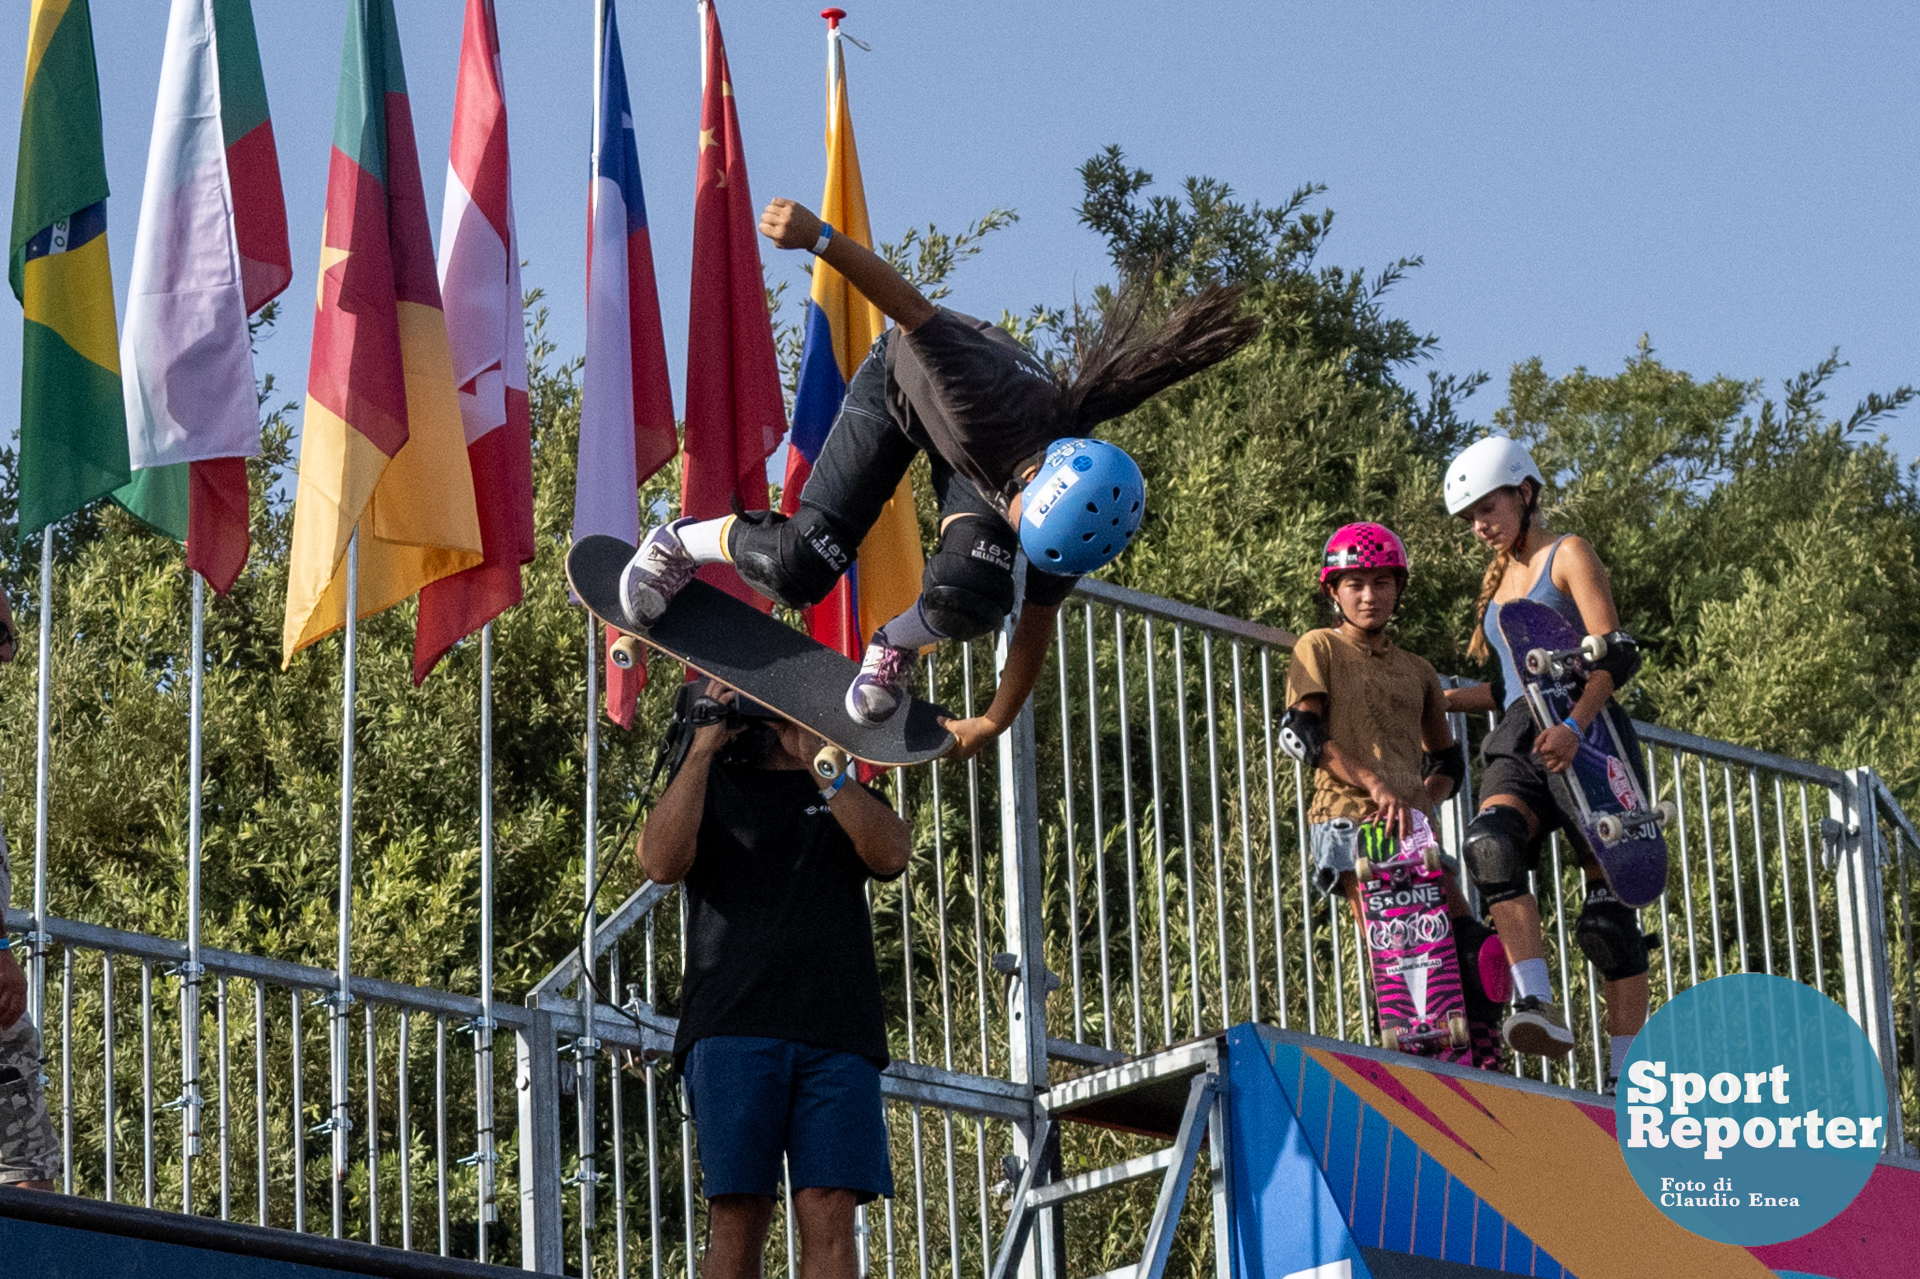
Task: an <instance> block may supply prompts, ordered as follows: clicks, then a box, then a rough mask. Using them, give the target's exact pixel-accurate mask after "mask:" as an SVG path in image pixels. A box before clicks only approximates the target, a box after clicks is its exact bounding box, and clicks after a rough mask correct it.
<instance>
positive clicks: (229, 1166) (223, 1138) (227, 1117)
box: [181, 578, 233, 1221]
mask: <svg viewBox="0 0 1920 1279" xmlns="http://www.w3.org/2000/svg"><path fill="white" fill-rule="evenodd" d="M195 580H198V579H197V578H196V579H195ZM194 980H195V981H196V982H198V981H199V977H198V976H195V978H194ZM213 992H214V993H213V998H214V1021H215V1024H216V1027H217V1030H218V1033H219V1036H220V1060H219V1063H218V1066H219V1070H220V1220H222V1221H232V1220H233V1143H232V1134H231V1126H232V1121H233V1106H232V1098H233V1088H232V1086H231V1082H230V1077H229V1075H228V1071H227V1064H228V1056H227V978H226V975H225V974H224V973H223V974H221V975H220V977H219V978H218V979H216V980H215V982H214V987H213ZM194 1092H195V1094H196V1095H197V1094H198V1093H199V1089H198V1088H197V1087H196V1088H195V1089H194ZM187 1104H188V1105H192V1104H194V1103H193V1102H192V1101H188V1102H187ZM195 1127H196V1129H197V1128H198V1125H197V1124H196V1125H195ZM196 1135H197V1134H196ZM186 1166H187V1163H186V1156H185V1154H184V1153H183V1154H182V1156H181V1168H182V1169H183V1170H184V1169H185V1168H186ZM182 1180H183V1181H184V1180H185V1173H184V1171H183V1172H182ZM186 1193H187V1192H186V1190H185V1189H183V1190H182V1191H181V1195H182V1197H184V1196H185V1195H186ZM187 1210H188V1211H189V1212H191V1211H192V1210H193V1209H192V1205H191V1204H189V1205H188V1208H187Z"/></svg>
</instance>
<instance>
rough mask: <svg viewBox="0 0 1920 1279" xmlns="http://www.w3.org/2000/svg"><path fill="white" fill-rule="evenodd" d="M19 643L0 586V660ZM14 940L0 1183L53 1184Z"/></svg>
mask: <svg viewBox="0 0 1920 1279" xmlns="http://www.w3.org/2000/svg"><path fill="white" fill-rule="evenodd" d="M16 648H17V644H16V641H15V638H14V633H13V608H12V606H11V605H10V604H9V603H8V602H7V593H6V591H5V590H0V662H11V661H12V660H13V656H14V653H15V651H16ZM12 892H13V867H12V865H11V862H10V860H9V858H8V854H7V838H6V835H5V834H4V833H0V911H4V910H5V908H6V907H7V906H8V905H9V904H11V903H10V898H11V895H12ZM10 943H11V939H10V938H9V937H8V936H7V933H6V929H5V928H4V927H0V1186H21V1187H25V1188H27V1189H29V1190H52V1189H53V1179H54V1177H55V1175H57V1174H58V1173H59V1171H60V1147H59V1144H58V1142H57V1141H56V1139H55V1137H54V1133H53V1124H52V1123H51V1122H50V1121H49V1120H48V1118H47V1099H46V1094H45V1092H44V1090H43V1089H42V1086H41V1083H40V1032H39V1031H38V1030H35V1029H34V1026H33V1022H32V1020H31V1019H30V1018H28V1016H27V974H26V972H25V970H24V969H23V968H22V966H21V965H20V963H19V962H18V961H17V960H15V958H14V956H13V952H12V950H11V949H10Z"/></svg>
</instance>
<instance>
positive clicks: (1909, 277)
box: [0, 0, 1920, 458]
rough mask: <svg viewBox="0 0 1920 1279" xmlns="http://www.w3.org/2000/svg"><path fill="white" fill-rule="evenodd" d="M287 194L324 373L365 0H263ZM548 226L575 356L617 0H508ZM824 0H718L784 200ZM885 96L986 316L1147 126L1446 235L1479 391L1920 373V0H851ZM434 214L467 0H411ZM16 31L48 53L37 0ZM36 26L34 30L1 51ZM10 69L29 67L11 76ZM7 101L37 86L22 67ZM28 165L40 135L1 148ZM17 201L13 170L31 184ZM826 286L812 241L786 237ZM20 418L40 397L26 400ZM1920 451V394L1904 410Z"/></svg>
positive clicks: (765, 164) (303, 334)
mask: <svg viewBox="0 0 1920 1279" xmlns="http://www.w3.org/2000/svg"><path fill="white" fill-rule="evenodd" d="M254 7H255V11H256V14H257V20H258V23H259V27H260V37H261V46H262V57H263V60H264V62H265V64H266V72H267V80H268V92H269V95H270V97H271V99H272V107H273V116H274V128H275V131H276V133H277V135H278V140H279V147H280V157H281V166H282V172H283V176H284V180H285V183H286V191H287V203H288V209H289V215H290V218H291V223H292V235H293V254H294V263H295V274H294V283H293V285H292V287H291V288H290V289H289V290H288V292H287V293H286V295H285V301H286V303H287V315H286V320H285V322H283V324H282V325H281V326H280V329H279V331H278V332H277V333H276V334H275V335H274V336H273V337H272V338H271V339H270V340H269V342H268V343H267V345H266V347H265V349H264V351H263V353H262V358H261V365H260V367H261V369H262V370H263V371H264V370H272V371H273V372H274V373H275V374H276V375H277V377H278V378H279V381H280V386H281V388H282V389H283V390H285V391H287V392H289V393H291V394H292V395H293V396H295V397H296V398H297V396H298V395H299V393H300V391H301V388H302V387H303V385H304V381H305V370H306V358H307V340H308V333H309V328H310V318H309V317H310V314H311V310H312V306H313V287H314V273H315V271H316V269H317V259H318V244H319V234H320V215H321V208H322V204H323V200H324V189H325V177H326V166H327V147H328V143H329V138H330V135H331V128H332V117H333V103H334V89H335V84H336V79H337V75H338V69H339V49H340V41H341V32H342V28H343V23H344V16H345V12H346V9H345V0H301V2H299V3H295V2H293V0H255V6H254ZM499 7H500V20H501V29H502V30H501V38H502V44H503V46H504V56H505V62H506V74H507V88H508V95H509V112H510V116H511V120H512V147H513V160H514V165H515V178H516V191H515V198H516V202H517V209H518V217H519V225H520V232H521V240H522V246H521V247H522V256H523V257H525V258H526V259H527V261H528V267H527V272H526V279H527V282H528V284H529V285H530V286H537V287H540V288H543V289H545V290H546V292H547V296H548V301H549V303H550V305H551V306H552V310H553V320H552V332H553V335H554V336H555V338H556V339H557V340H558V342H559V344H560V348H561V350H562V352H563V353H572V352H575V351H577V350H579V348H580V346H581V344H582V328H583V324H582V316H583V311H584V303H583V294H584V232H585V223H586V216H585V191H586V176H587V173H586V170H587V142H588V125H589V114H588V113H589V109H590V105H591V85H590V70H591V67H590V62H591V52H590V51H591V39H592V27H593V23H592V4H591V0H500V6H499ZM818 7H819V6H818V4H817V3H807V2H794V0H721V12H720V16H721V21H722V24H723V26H724V28H725V31H726V38H727V43H728V48H729V53H730V55H731V60H732V67H733V73H734V84H735V89H736V96H737V99H738V102H739V107H740V112H741V117H742V121H743V128H744V132H745V138H746V144H747V156H748V162H749V167H750V172H751V176H752V182H753V191H754V195H755V197H756V199H758V200H760V201H762V202H764V201H765V200H766V199H767V198H768V197H771V196H774V195H791V196H793V197H795V198H798V199H801V200H804V201H807V202H809V203H811V202H812V201H813V200H815V199H817V197H818V194H819V190H820V184H821V176H822V166H823V155H822V147H821V128H822V107H823V101H822V75H823V47H824V24H823V23H822V22H821V21H820V19H819V17H818V16H817V11H818ZM847 7H848V8H849V10H850V17H849V18H848V19H847V23H846V29H847V30H848V31H849V32H851V33H852V34H854V35H856V36H859V37H860V38H862V39H863V40H865V41H866V42H867V43H869V44H870V45H872V52H871V53H865V52H862V51H860V50H857V49H855V50H850V51H849V70H850V76H851V84H852V93H853V109H854V119H855V126H856V130H857V133H858V137H859V142H860V150H861V156H862V160H863V164H864V168H865V174H866V182H867V190H868V196H869V202H870V204H871V206H872V212H873V222H874V226H875V228H876V231H877V232H878V233H879V234H880V235H881V237H882V238H889V239H890V238H895V237H897V236H898V234H899V233H900V232H901V231H902V230H904V229H905V228H906V227H907V226H909V225H914V224H924V223H926V222H928V221H935V222H938V223H939V224H941V225H942V226H943V227H949V228H952V227H958V226H959V225H961V224H963V223H965V222H966V221H968V220H969V219H971V218H973V217H976V216H978V215H979V214H981V213H983V212H985V211H986V210H987V209H989V208H991V207H993V206H994V205H1005V206H1010V207H1012V208H1014V209H1016V210H1018V212H1019V214H1020V216H1021V221H1020V223H1019V224H1018V225H1017V226H1015V227H1013V228H1012V229H1010V230H1007V231H1003V232H1001V233H999V234H998V235H996V236H995V237H993V238H992V240H990V241H989V244H988V248H987V250H986V252H985V253H984V254H983V255H982V256H981V257H980V258H978V259H976V260H975V261H973V262H972V263H969V264H968V265H967V266H966V267H965V268H964V269H963V271H962V273H961V275H960V276H959V277H958V278H957V280H956V281H955V285H956V287H955V295H954V298H953V303H954V304H955V305H956V306H959V307H960V308H962V309H965V310H969V311H973V312H975V313H977V314H984V315H997V314H998V313H999V311H1000V309H1001V308H1002V307H1007V308H1011V309H1014V310H1016V311H1018V310H1025V309H1026V308H1027V307H1028V306H1030V305H1031V304H1032V303H1035V302H1049V303H1055V304H1058V303H1060V302H1063V301H1065V300H1067V299H1069V298H1071V297H1072V296H1074V295H1075V293H1076V292H1077V293H1079V294H1080V295H1082V296H1084V295H1085V294H1086V293H1087V292H1089V291H1090V290H1091V288H1092V287H1093V286H1094V285H1095V284H1097V283H1099V282H1100V281H1102V280H1104V279H1106V278H1107V275H1108V268H1107V263H1106V260H1105V257H1104V254H1103V253H1102V251H1101V246H1100V243H1099V241H1097V240H1096V239H1095V237H1094V236H1093V235H1092V234H1091V233H1090V232H1088V231H1086V230H1085V229H1084V228H1081V227H1080V226H1079V225H1078V224H1077V222H1076V221H1075V218H1074V213H1073V210H1074V206H1075V204H1076V201H1077V199H1078V194H1079V182H1078V178H1077V175H1076V173H1075V167H1076V166H1077V165H1078V164H1079V163H1080V162H1081V161H1082V160H1084V159H1085V158H1086V157H1087V156H1089V155H1090V154H1092V153H1093V152H1094V151H1095V150H1096V149H1098V148H1099V147H1101V146H1103V145H1105V144H1107V143H1109V142H1117V143H1119V144H1121V145H1122V146H1123V147H1124V148H1125V149H1126V150H1127V152H1128V154H1129V157H1130V158H1131V159H1132V160H1133V162H1134V163H1136V164H1138V165H1140V166H1142V167H1144V168H1146V169H1148V170H1150V171H1152V172H1153V173H1154V174H1155V175H1156V176H1157V177H1158V178H1159V179H1160V183H1161V186H1162V188H1163V189H1171V188H1172V187H1173V186H1174V185H1175V184H1176V183H1177V182H1178V181H1179V180H1180V179H1181V178H1182V177H1183V176H1185V175H1187V174H1190V173H1198V174H1209V175H1212V176H1216V177H1219V178H1222V179H1224V180H1226V181H1228V182H1230V183H1232V184H1233V186H1234V187H1235V188H1236V189H1237V190H1238V191H1240V192H1241V193H1243V194H1244V195H1247V196H1250V197H1256V198H1260V199H1262V200H1269V201H1271V200H1278V199H1281V198H1284V197H1285V195H1286V194H1287V193H1288V192H1289V191H1291V190H1292V189H1293V188H1294V187H1295V186H1296V185H1298V184H1300V183H1302V182H1305V181H1309V180H1312V181H1318V182H1323V183H1326V184H1327V185H1328V187H1329V188H1330V189H1329V191H1328V193H1327V195H1326V196H1325V197H1324V202H1325V203H1326V204H1328V205H1331V206H1332V207H1333V208H1334V209H1336V210H1337V212H1338V218H1337V221H1336V224H1335V230H1334V234H1333V237H1332V239H1331V241H1330V243H1329V246H1328V249H1327V254H1328V260H1330V261H1335V262H1338V263H1340V264H1342V265H1348V266H1366V267H1377V266H1379V265H1380V264H1381V263H1383V262H1385V261H1388V260H1390V259H1392V258H1395V257H1399V256H1401V255H1403V254H1423V255H1424V256H1425V258H1426V265H1425V267H1423V268H1422V269H1421V270H1419V271H1418V272H1416V273H1415V274H1414V275H1413V277H1412V278H1411V279H1410V280H1409V281H1408V282H1407V283H1405V284H1404V285H1402V286H1401V287H1400V289H1399V290H1398V292H1397V293H1396V295H1395V297H1394V300H1393V302H1392V304H1391V306H1392V309H1393V310H1394V312H1395V313H1397V314H1400V315H1403V316H1405V317H1407V318H1408V319H1409V320H1411V321H1412V322H1413V323H1414V324H1415V325H1417V326H1418V327H1420V328H1421V329H1423V330H1426V331H1430V332H1433V333H1436V334H1437V335H1438V336H1439V338H1440V341H1441V352H1440V356H1439V359H1438V361H1437V365H1438V367H1440V368H1442V369H1445V370H1452V371H1460V372H1464V371H1470V370H1473V369H1485V370H1488V371H1489V372H1491V373H1493V374H1494V376H1495V383H1494V385H1493V386H1492V387H1490V388H1489V390H1488V391H1485V392H1483V393H1482V395H1481V397H1480V398H1478V399H1476V400H1475V401H1473V402H1472V403H1471V404H1470V405H1469V408H1470V409H1471V411H1472V413H1473V415H1474V416H1476V417H1478V418H1479V419H1481V420H1485V419H1486V417H1487V416H1488V415H1489V414H1490V413H1491V412H1492V410H1493V409H1494V408H1495V407H1497V406H1498V405H1499V404H1500V403H1501V402H1503V401H1504V398H1505V377H1506V370H1507V369H1508V367H1509V366H1510V365H1511V364H1513V363H1514V362H1515V361H1518V360H1522V359H1525V358H1527V357H1529V356H1534V355H1538V356H1541V357H1542V358H1543V359H1544V360H1545V361H1546V365H1547V368H1548V369H1549V370H1550V371H1552V372H1555V373H1564V372H1566V371H1567V370H1569V369H1571V368H1573V367H1574V366H1576V365H1586V366H1587V367H1589V368H1592V369H1594V370H1596V371H1611V370H1613V369H1615V368H1617V367H1618V366H1619V364H1620V362H1621V361H1622V360H1623V359H1624V358H1625V356H1626V355H1627V354H1628V353H1629V352H1630V351H1631V350H1632V349H1633V346H1634V343H1635V342H1636V340H1637V339H1638V337H1639V335H1640V334H1641V333H1642V332H1647V333H1650V334H1651V335H1652V340H1653V343H1654V345H1655V347H1656V349H1657V350H1658V351H1659V352H1660V354H1661V355H1662V357H1663V358H1665V359H1666V360H1668V361H1669V362H1670V363H1672V364H1674V365H1676V366H1678V367H1681V368H1684V369H1687V370H1689V371H1691V372H1693V373H1695V374H1696V375H1700V376H1707V375H1712V374H1715V373H1725V374H1729V375H1732V376H1737V377H1742V378H1753V377H1764V378H1766V379H1767V380H1768V383H1769V386H1770V387H1777V384H1778V382H1779V380H1780V379H1781V378H1783V377H1785V376H1787V375H1789V374H1791V373H1793V372H1795V371H1797V370H1799V369H1801V368H1803V367H1806V366H1808V365H1810V364H1812V363H1813V362H1815V361H1816V360H1818V359H1820V358H1821V357H1822V356H1824V355H1825V354H1826V352H1827V351H1828V349H1829V348H1830V347H1832V346H1835V345H1838V346H1839V347H1840V348H1841V354H1842V357H1843V358H1845V359H1847V360H1849V361H1851V364H1852V367H1851V368H1850V369H1848V370H1847V371H1846V372H1845V373H1844V374H1843V375H1842V377H1841V378H1840V379H1838V381H1837V383H1836V385H1835V393H1834V399H1835V401H1836V406H1837V407H1841V408H1845V407H1850V406H1851V405H1852V403H1853V402H1854V401H1855V400H1856V399H1858V398H1859V396H1860V395H1862V394H1864V393H1865V392H1866V391H1868V390H1871V389H1883V388H1890V387H1893V386H1897V385H1899V384H1901V383H1903V382H1916V383H1920V350H1916V342H1915V338H1916V336H1920V253H1916V252H1915V248H1914V234H1913V233H1914V219H1915V209H1916V205H1920V200H1917V199H1916V196H1917V195H1920V190H1917V188H1920V179H1917V178H1916V174H1920V106H1917V105H1916V95H1915V91H1914V70H1913V68H1914V67H1915V66H1916V65H1920V8H1916V7H1915V6H1912V5H1889V4H1853V5H1847V6H1844V7H1843V6H1837V5H1823V6H1803V5H1776V4H1756V3H1742V4H1708V3H1695V4H1689V5H1684V6H1680V5H1672V4H1632V3H1612V4H1608V5H1604V6H1602V5H1591V4H1587V5H1523V4H1517V3H1472V2H1467V0H1461V2H1459V3H1453V4H1446V5H1436V4H1432V3H1430V2H1429V3H1420V4H1408V3H1385V2H1377V3H1368V4H1346V5H1338V6H1333V5H1325V4H1319V5H1307V4H1298V3H1291V2H1288V3H1279V2H1271V3H1241V2H1227V0H1223V2H1217V3H1211V4H1207V5H1204V6H1201V5H1188V6H1169V5H1154V4H1146V3H1139V2H1136V0H1107V2H1106V3H1093V2H1092V0H1047V2H1045V3H1025V4H1015V3H1008V2H1006V0H975V2H973V3H967V4H929V3H925V2H924V0H918V2H913V3H907V2H902V0H889V2H886V3H879V2H871V0H870V2H868V3H864V4H863V3H861V0H851V3H850V4H849V5H848V6H847ZM397 8H398V10H399V17H400V24H401V28H402V32H401V35H402V42H403V47H404V50H405V56H406V62H407V72H408V80H409V83H410V88H411V93H412V102H413V111H414V119H415V124H416V127H417V131H418V138H419V145H420V151H421V155H422V158H423V162H424V168H425V170H426V174H425V182H426V188H427V192H428V198H429V201H430V202H431V204H432V206H433V211H434V219H435V221H434V225H435V230H436V234H437V231H438V217H439V204H440V195H441V188H442V185H443V183H444V174H445V155H446V143H447V134H448V129H449V125H450V120H451V115H452V100H453V82H454V73H455V64H456V57H457V52H458V46H459V38H460V24H461V14H462V11H463V5H462V0H398V4H397ZM10 10H11V12H12V14H13V16H12V17H11V18H10V19H9V25H8V27H7V30H6V33H5V39H6V41H7V45H8V47H7V51H6V53H5V54H4V56H3V57H0V63H5V64H6V65H11V66H13V67H15V68H19V67H21V66H23V65H24V61H25V45H26V20H25V12H26V5H25V4H24V3H16V4H14V5H12V6H10ZM166 11H167V5H166V3H164V2H163V0H93V12H94V21H95V26H96V33H97V44H98V56H99V62H100V67H101V79H102V86H101V87H102V98H103V109H104V114H105V120H106V133H107V163H108V170H109V176H110V179H111V181H112V185H113V192H114V198H113V199H112V201H111V202H110V204H109V206H108V208H109V226H110V236H111V245H112V254H113V263H114V275H115V284H116V286H117V287H119V288H120V289H121V290H123V291H124V288H125V282H126V275H127V272H128V269H129V267H130V265H131V262H132V250H133V232H134V227H135V224H136V219H137V212H138V208H137V206H138V200H139V193H140V188H141V180H142V174H143V171H144V167H145V163H146V150H147V139H148V132H149V129H150V127H151V119H152V111H153V101H154V92H155V88H156V85H157V83H158V78H159V63H160V51H161V45H162V39H163V35H164V31H165V25H166ZM620 17H621V23H622V29H623V37H624V40H623V43H624V47H625V53H626V62H627V70H628V76H629V79H630V82H631V91H632V96H633V104H634V115H635V119H636V123H637V125H638V135H639V140H640V150H641V157H640V158H641V166H642V169H643V172H644V174H645V180H646V186H647V197H648V208H649V212H650V216H651V221H652V227H653V243H654V249H655V253H656V268H657V270H658V273H659V278H660V282H661V290H662V298H661V301H662V309H663V311H664V320H665V326H666V332H667V336H668V342H669V347H670V350H669V363H670V366H671V367H672V369H673V377H674V392H675V396H674V398H675V403H676V405H679V404H680V402H681V396H680V390H681V371H682V369H683V367H684V362H685V333H686V311H687V287H688V270H689V261H688V244H689V239H690V235H691V216H692V196H693V193H692V183H693V175H694V157H695V136H696V132H697V128H698V124H697V119H698V111H699V74H700V73H699V28H698V22H697V15H696V12H695V8H694V5H693V4H692V3H691V0H676V2H675V3H673V4H660V3H651V4H644V5H643V4H638V3H632V2H631V0H629V3H626V4H624V5H622V6H621V10H620ZM9 60H10V61H9ZM16 74H17V72H16ZM0 111H4V113H5V114H4V115H3V116H0V133H4V135H5V136H7V137H9V138H13V137H17V135H18V97H17V94H14V93H0ZM0 181H5V182H6V183H7V184H8V186H9V190H10V187H11V181H12V169H11V167H10V166H9V167H5V169H4V173H3V174H0ZM9 204H10V196H9ZM764 252H765V254H766V256H767V258H768V261H769V265H770V266H772V267H773V268H774V271H775V273H776V276H778V275H782V274H784V275H786V276H790V277H791V278H792V279H793V280H794V281H795V288H794V290H792V293H793V294H794V295H796V296H797V295H798V294H799V293H800V292H801V291H803V290H804V280H803V278H802V277H801V275H800V273H799V270H798V266H797V263H795V262H794V261H793V260H792V258H791V256H790V255H781V254H778V253H777V251H774V250H772V249H770V248H769V249H767V250H765V251H764ZM19 333H20V315H19V310H18V307H17V306H13V305H8V306H5V307H0V404H4V405H7V406H9V407H12V406H14V405H17V404H18V379H19V357H18V351H19V341H20V338H19ZM8 429H11V427H10V426H9V428H8ZM1892 435H1893V436H1894V439H1895V442H1896V444H1897V445H1898V447H1899V449H1900V451H1901V453H1902V454H1903V456H1906V457H1909V458H1911V457H1913V456H1915V455H1916V453H1920V413H1915V414H1910V415H1909V417H1908V418H1907V419H1906V420H1904V421H1901V422H1898V423H1897V424H1896V425H1895V426H1894V428H1893V429H1892Z"/></svg>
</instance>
